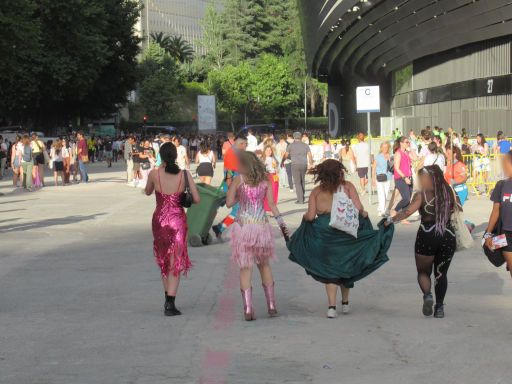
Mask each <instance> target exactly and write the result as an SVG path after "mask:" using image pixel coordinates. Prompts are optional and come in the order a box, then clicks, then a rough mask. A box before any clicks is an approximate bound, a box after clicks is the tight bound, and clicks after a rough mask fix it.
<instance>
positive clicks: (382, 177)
mask: <svg viewBox="0 0 512 384" xmlns="http://www.w3.org/2000/svg"><path fill="white" fill-rule="evenodd" d="M377 181H379V182H381V183H382V182H384V181H388V175H386V174H385V173H379V174H378V175H377Z"/></svg>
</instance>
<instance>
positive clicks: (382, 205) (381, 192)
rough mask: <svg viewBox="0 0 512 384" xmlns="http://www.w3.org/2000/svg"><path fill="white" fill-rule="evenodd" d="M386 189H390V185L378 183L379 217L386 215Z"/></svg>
mask: <svg viewBox="0 0 512 384" xmlns="http://www.w3.org/2000/svg"><path fill="white" fill-rule="evenodd" d="M386 188H388V189H389V185H388V182H387V181H386V182H380V181H378V182H377V199H378V201H379V205H378V208H377V211H378V213H379V215H382V214H384V212H385V211H386V191H385V189H386Z"/></svg>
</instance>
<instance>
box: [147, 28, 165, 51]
mask: <svg viewBox="0 0 512 384" xmlns="http://www.w3.org/2000/svg"><path fill="white" fill-rule="evenodd" d="M149 37H151V40H152V41H153V42H154V43H156V44H158V45H159V46H160V47H162V48H163V49H167V46H168V45H169V35H165V34H164V33H163V32H151V33H150V34H149Z"/></svg>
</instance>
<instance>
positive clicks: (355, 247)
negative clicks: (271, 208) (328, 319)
mask: <svg viewBox="0 0 512 384" xmlns="http://www.w3.org/2000/svg"><path fill="white" fill-rule="evenodd" d="M330 217H331V215H330V214H325V215H320V216H318V217H317V218H316V219H315V220H314V221H313V222H307V221H305V220H303V221H302V224H301V225H300V227H299V228H298V229H297V230H296V231H295V233H294V234H293V236H292V237H291V239H290V241H289V242H288V243H287V246H288V250H289V251H290V256H289V259H290V260H291V261H293V262H295V263H297V264H299V265H300V266H301V267H303V268H304V269H305V270H306V272H307V274H308V275H310V276H311V277H313V278H314V279H315V280H317V281H320V282H322V283H325V284H338V285H343V286H345V287H347V288H352V287H353V286H354V282H356V281H358V280H361V279H362V278H364V277H366V276H368V275H369V274H370V273H372V272H374V271H376V270H377V269H379V268H380V267H381V266H382V265H383V264H384V263H386V262H387V261H388V260H389V259H388V256H387V252H388V249H389V247H390V245H391V241H392V240H393V233H394V226H393V225H390V226H389V227H385V226H384V224H383V223H384V220H382V221H381V222H380V223H379V224H378V229H377V230H375V229H373V226H372V223H371V221H370V219H368V218H363V217H362V216H359V229H358V233H357V239H355V238H354V237H352V236H351V235H349V234H347V233H345V232H341V231H338V230H337V229H334V228H332V227H330V226H329V221H330Z"/></svg>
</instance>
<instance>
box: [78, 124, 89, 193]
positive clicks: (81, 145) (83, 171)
mask: <svg viewBox="0 0 512 384" xmlns="http://www.w3.org/2000/svg"><path fill="white" fill-rule="evenodd" d="M76 137H77V139H78V143H77V146H76V150H77V152H76V158H77V161H78V169H79V170H80V182H82V183H88V182H89V175H88V174H87V165H86V164H87V163H88V162H89V157H88V146H87V141H86V140H85V136H84V133H83V132H82V131H80V132H78V133H77V135H76Z"/></svg>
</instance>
